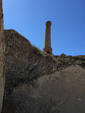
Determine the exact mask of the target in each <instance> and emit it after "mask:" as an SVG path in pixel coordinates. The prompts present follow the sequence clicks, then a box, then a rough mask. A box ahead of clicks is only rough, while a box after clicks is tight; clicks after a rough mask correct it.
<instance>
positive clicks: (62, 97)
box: [3, 65, 85, 113]
mask: <svg viewBox="0 0 85 113" xmlns="http://www.w3.org/2000/svg"><path fill="white" fill-rule="evenodd" d="M84 112H85V70H84V69H83V68H81V67H80V66H78V65H76V66H70V67H68V68H66V69H63V70H61V71H56V72H55V73H53V74H50V75H45V76H43V77H40V78H39V79H37V80H36V81H34V82H33V83H32V84H31V85H30V84H29V83H27V84H23V85H19V86H18V87H16V88H14V90H13V92H12V93H11V95H9V96H8V98H7V99H6V108H5V111H4V112H3V113H84Z"/></svg>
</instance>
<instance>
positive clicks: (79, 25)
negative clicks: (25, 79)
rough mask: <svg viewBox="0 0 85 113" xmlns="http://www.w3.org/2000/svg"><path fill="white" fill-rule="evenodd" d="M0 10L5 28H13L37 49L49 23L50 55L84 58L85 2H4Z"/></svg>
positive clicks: (40, 46) (6, 0)
mask: <svg viewBox="0 0 85 113" xmlns="http://www.w3.org/2000/svg"><path fill="white" fill-rule="evenodd" d="M3 8H4V9H3V11H4V27H5V29H15V30H16V31H17V32H19V33H20V34H21V35H23V36H24V37H26V38H27V39H28V40H29V41H30V42H31V44H33V45H35V46H37V47H38V48H39V49H41V50H43V47H44V36H45V23H46V21H48V20H50V21H51V22H52V26H51V43H52V49H53V54H54V55H60V54H61V53H65V54H66V55H72V56H74V55H85V0H3ZM22 46H23V45H22Z"/></svg>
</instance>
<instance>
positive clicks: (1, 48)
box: [0, 0, 5, 113]
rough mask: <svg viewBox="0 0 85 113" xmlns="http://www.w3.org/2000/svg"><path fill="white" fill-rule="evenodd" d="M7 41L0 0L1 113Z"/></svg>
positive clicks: (0, 0)
mask: <svg viewBox="0 0 85 113" xmlns="http://www.w3.org/2000/svg"><path fill="white" fill-rule="evenodd" d="M4 53H5V43H4V27H3V10H2V0H0V113H1V109H2V103H3V95H4V86H5V77H4V71H5V70H4V69H5V60H4V57H5V55H4Z"/></svg>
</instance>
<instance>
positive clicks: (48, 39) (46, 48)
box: [43, 21, 52, 54]
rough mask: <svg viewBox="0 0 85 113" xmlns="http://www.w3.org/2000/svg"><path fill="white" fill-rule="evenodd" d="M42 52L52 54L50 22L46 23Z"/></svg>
mask: <svg viewBox="0 0 85 113" xmlns="http://www.w3.org/2000/svg"><path fill="white" fill-rule="evenodd" d="M43 51H44V52H46V53H49V54H52V48H51V21H47V22H46V29H45V41H44V49H43Z"/></svg>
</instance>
